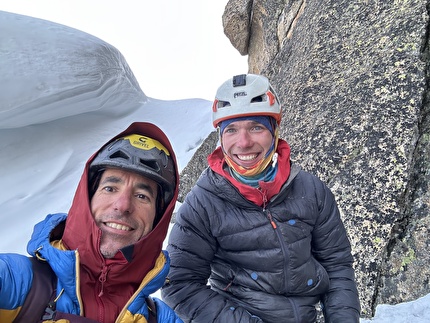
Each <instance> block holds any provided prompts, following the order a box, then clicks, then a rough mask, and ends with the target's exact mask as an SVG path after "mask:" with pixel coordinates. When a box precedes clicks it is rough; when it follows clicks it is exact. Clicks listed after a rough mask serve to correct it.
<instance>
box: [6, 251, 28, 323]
mask: <svg viewBox="0 0 430 323" xmlns="http://www.w3.org/2000/svg"><path fill="white" fill-rule="evenodd" d="M31 268H32V267H31V263H30V261H29V260H28V258H27V257H26V256H23V255H18V254H1V255H0V322H2V323H8V322H13V320H14V319H15V317H16V316H17V315H18V312H19V310H20V308H21V306H22V305H23V304H24V301H25V298H26V296H27V294H28V291H29V290H30V288H31V282H32V279H33V273H32V269H31Z"/></svg>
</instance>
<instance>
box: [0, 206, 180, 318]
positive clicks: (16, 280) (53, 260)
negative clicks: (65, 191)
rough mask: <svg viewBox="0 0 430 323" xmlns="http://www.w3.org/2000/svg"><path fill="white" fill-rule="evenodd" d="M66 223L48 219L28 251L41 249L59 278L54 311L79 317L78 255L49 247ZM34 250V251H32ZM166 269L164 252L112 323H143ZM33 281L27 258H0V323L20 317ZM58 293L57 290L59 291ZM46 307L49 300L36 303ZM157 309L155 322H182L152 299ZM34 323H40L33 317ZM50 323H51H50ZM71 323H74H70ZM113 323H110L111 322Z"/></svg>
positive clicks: (53, 217)
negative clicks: (52, 236) (148, 299)
mask: <svg viewBox="0 0 430 323" xmlns="http://www.w3.org/2000/svg"><path fill="white" fill-rule="evenodd" d="M65 219H66V214H63V213H58V214H52V215H49V216H48V217H47V218H46V219H45V220H44V221H43V222H41V223H39V224H38V225H37V226H36V227H35V230H34V233H33V236H32V240H30V242H29V248H31V247H32V246H33V247H34V248H36V246H39V247H42V250H44V253H43V256H44V257H45V258H46V260H47V261H48V263H49V264H50V265H51V267H52V269H53V271H54V272H55V274H56V275H57V277H58V284H57V286H58V289H64V292H63V293H62V296H61V297H59V299H58V301H57V310H58V311H60V312H64V313H71V314H75V315H77V316H79V313H80V311H81V304H80V295H79V294H78V293H77V291H78V290H79V289H78V288H77V286H76V285H77V279H79V276H77V272H76V270H75V268H76V265H77V261H78V259H79V257H78V252H77V251H70V250H59V249H57V248H55V247H53V246H51V244H50V242H49V236H50V233H51V231H52V230H53V229H54V228H55V227H57V226H58V225H60V224H61V222H63V221H64V220H65ZM34 250H36V249H34ZM168 269H169V258H168V255H167V253H166V252H165V251H163V252H162V253H161V254H160V256H159V257H158V259H157V261H156V264H155V266H154V269H153V270H151V271H150V272H149V273H148V275H147V276H146V277H145V278H144V279H143V281H142V283H141V285H140V287H139V289H138V291H137V292H136V293H135V294H134V295H133V296H132V297H131V298H130V300H129V302H128V304H127V305H126V307H125V308H124V309H123V311H122V313H121V314H120V316H119V317H118V318H117V320H116V321H115V322H117V323H131V322H133V323H134V322H138V323H146V322H147V317H148V315H149V311H148V306H147V304H146V302H145V299H146V297H148V296H149V295H150V294H152V293H154V292H155V291H157V290H158V289H159V288H160V287H161V286H162V285H163V283H164V280H165V277H166V275H167V273H168ZM32 279H33V272H32V266H31V263H30V261H29V259H28V257H26V256H24V255H18V254H0V322H1V323H11V322H13V319H14V318H15V316H16V315H17V313H19V311H20V309H21V306H22V304H23V303H24V301H25V297H26V295H27V293H28V292H29V290H30V287H31V284H32ZM58 289H57V290H58ZM37 301H40V302H44V303H46V304H47V301H48V300H42V299H40V300H37ZM154 302H155V304H156V308H157V322H164V323H167V322H170V323H180V322H182V321H181V320H180V319H179V318H178V317H177V316H176V315H175V313H174V312H173V311H172V309H170V308H169V307H168V306H167V305H166V304H165V303H163V302H162V301H161V300H159V299H156V298H154ZM34 319H35V320H34V322H38V321H39V320H37V319H36V317H34ZM49 322H52V321H49ZM71 322H73V321H71ZM28 323H31V321H28ZM112 323H113V322H112Z"/></svg>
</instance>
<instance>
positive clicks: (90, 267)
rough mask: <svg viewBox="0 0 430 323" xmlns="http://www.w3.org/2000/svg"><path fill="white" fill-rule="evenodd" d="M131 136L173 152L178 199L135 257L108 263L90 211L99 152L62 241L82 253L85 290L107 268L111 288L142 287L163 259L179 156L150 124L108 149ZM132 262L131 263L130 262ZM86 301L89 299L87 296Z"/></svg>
mask: <svg viewBox="0 0 430 323" xmlns="http://www.w3.org/2000/svg"><path fill="white" fill-rule="evenodd" d="M129 134H140V135H145V136H148V137H150V138H153V139H156V140H158V141H159V142H161V143H162V144H163V145H164V146H165V147H166V148H167V149H168V150H169V152H170V154H171V157H172V159H173V163H174V166H175V173H176V188H175V192H174V196H173V198H172V200H171V202H170V203H169V205H168V206H167V207H166V210H165V212H164V214H163V215H162V217H161V219H160V221H159V222H158V224H157V225H156V226H155V227H154V228H153V230H152V231H151V232H150V233H149V234H148V235H147V236H145V237H144V238H142V239H141V240H140V241H138V242H137V243H135V244H134V246H133V248H132V257H131V260H130V257H127V258H126V257H125V256H124V255H123V254H122V252H120V251H119V252H118V253H117V255H116V256H115V257H114V258H112V259H105V258H104V257H103V256H102V255H101V253H100V237H101V230H100V229H99V228H98V227H97V226H96V224H95V222H94V219H93V216H92V214H91V209H90V200H89V193H88V172H89V165H90V164H91V162H92V160H93V159H94V157H95V156H96V155H97V153H98V152H96V153H94V154H93V155H92V156H91V157H90V159H89V160H88V161H87V163H86V165H85V169H84V172H83V174H82V177H81V179H80V182H79V184H78V187H77V190H76V193H75V196H74V199H73V203H72V206H71V208H70V210H69V214H68V217H67V220H66V225H65V230H64V234H63V237H62V241H63V243H64V245H65V246H66V247H67V248H68V249H70V250H78V252H79V257H80V265H81V286H82V285H83V284H85V281H86V280H90V281H93V280H94V279H95V280H97V279H98V277H99V276H100V274H101V272H100V271H101V268H102V266H103V265H104V264H107V265H108V266H109V267H110V268H111V269H110V271H109V273H108V280H107V281H108V283H109V284H114V285H118V284H122V283H124V284H130V282H131V283H132V284H135V285H137V286H138V285H139V284H140V283H141V281H142V278H143V277H145V275H146V274H147V273H148V271H149V270H151V269H152V268H153V267H154V264H155V260H156V259H157V257H158V256H159V254H160V252H161V250H162V246H163V241H164V240H165V238H166V235H167V231H168V227H169V223H170V219H171V216H172V214H173V210H174V207H175V203H176V199H177V196H178V187H179V175H178V166H177V161H176V157H175V154H174V152H173V149H172V146H171V144H170V142H169V139H168V138H167V136H166V135H165V134H164V133H163V132H162V131H161V129H159V128H158V127H157V126H155V125H153V124H151V123H146V122H135V123H132V124H131V125H130V126H129V127H128V128H127V129H126V130H124V131H123V132H121V133H120V134H118V135H117V136H115V137H114V138H112V139H111V140H109V141H108V142H107V143H106V144H105V146H106V145H107V144H108V143H110V142H112V141H113V140H115V139H117V138H119V137H123V136H126V135H129ZM127 259H129V260H130V261H128V260H127ZM83 296H84V298H85V295H83Z"/></svg>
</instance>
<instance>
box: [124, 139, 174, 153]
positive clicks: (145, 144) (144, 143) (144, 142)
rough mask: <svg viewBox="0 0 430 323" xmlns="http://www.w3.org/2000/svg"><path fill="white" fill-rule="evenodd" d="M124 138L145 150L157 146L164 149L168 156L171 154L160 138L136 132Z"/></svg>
mask: <svg viewBox="0 0 430 323" xmlns="http://www.w3.org/2000/svg"><path fill="white" fill-rule="evenodd" d="M123 139H124V140H128V141H129V142H130V144H131V145H132V146H133V147H136V148H139V149H143V150H151V149H152V148H157V149H158V150H161V151H164V152H165V153H166V155H167V156H170V153H169V151H168V150H167V148H166V147H164V146H163V144H162V143H161V142H159V141H158V140H155V139H152V138H149V137H146V136H142V135H136V134H134V135H129V136H126V137H124V138H123Z"/></svg>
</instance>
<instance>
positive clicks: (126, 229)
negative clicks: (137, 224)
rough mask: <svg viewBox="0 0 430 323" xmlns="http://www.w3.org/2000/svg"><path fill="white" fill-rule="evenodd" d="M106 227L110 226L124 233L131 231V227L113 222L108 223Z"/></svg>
mask: <svg viewBox="0 0 430 323" xmlns="http://www.w3.org/2000/svg"><path fill="white" fill-rule="evenodd" d="M106 226H108V227H110V228H114V229H117V230H122V231H130V230H131V228H130V227H127V226H125V225H121V224H118V223H112V222H106Z"/></svg>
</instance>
